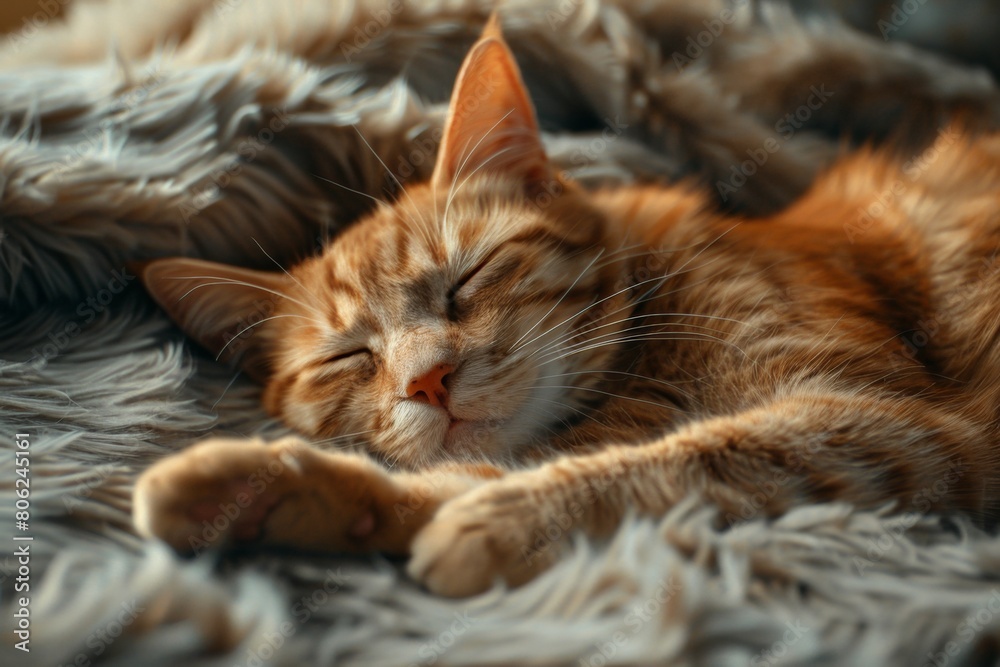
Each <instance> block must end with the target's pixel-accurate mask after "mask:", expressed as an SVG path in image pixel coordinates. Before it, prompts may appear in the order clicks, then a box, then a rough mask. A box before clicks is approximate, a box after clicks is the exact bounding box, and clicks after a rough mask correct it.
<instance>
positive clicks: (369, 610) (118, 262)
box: [0, 0, 1000, 667]
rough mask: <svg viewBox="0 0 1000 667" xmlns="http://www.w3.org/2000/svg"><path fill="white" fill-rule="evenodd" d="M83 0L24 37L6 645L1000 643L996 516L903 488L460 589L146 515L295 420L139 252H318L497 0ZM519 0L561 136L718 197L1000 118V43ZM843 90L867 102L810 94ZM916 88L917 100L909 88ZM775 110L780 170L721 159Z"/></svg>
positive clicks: (12, 197) (2, 411)
mask: <svg viewBox="0 0 1000 667" xmlns="http://www.w3.org/2000/svg"><path fill="white" fill-rule="evenodd" d="M55 2H56V0H52V2H49V3H46V2H41V3H39V8H40V11H39V13H38V14H37V15H36V17H35V20H34V22H33V23H32V24H26V25H25V27H24V29H22V30H21V31H19V32H17V33H14V34H13V35H12V36H11V37H9V38H8V39H7V41H6V42H5V43H4V44H3V45H2V46H0V301H2V304H3V305H2V311H0V317H2V320H0V526H2V528H0V538H3V539H0V580H2V585H0V590H2V599H0V602H2V607H3V608H2V613H0V628H2V630H3V634H2V637H3V640H2V646H0V663H2V664H3V665H40V666H41V665H44V666H46V667H52V666H55V665H78V666H86V665H91V664H98V663H99V664H108V665H123V666H131V665H136V664H144V665H155V664H164V665H174V664H186V665H245V666H248V667H253V666H256V665H263V664H275V665H387V666H398V665H432V664H450V665H485V664H491V665H505V664H539V665H542V664H544V665H549V664H552V665H581V666H594V667H598V666H601V665H610V664H615V665H620V664H629V665H639V664H649V665H752V666H754V667H756V666H758V665H777V664H782V665H804V664H831V665H832V664H843V665H913V666H918V665H925V664H927V665H936V666H942V665H979V664H992V662H993V661H995V660H996V659H997V656H998V654H1000V649H998V646H1000V617H998V616H997V612H1000V584H998V583H997V582H998V581H1000V540H998V539H996V538H993V537H990V536H986V535H983V534H981V533H979V532H977V531H976V530H975V529H973V528H971V527H970V526H968V525H967V524H966V523H964V522H962V521H960V520H952V519H945V518H940V517H934V516H923V515H919V514H913V513H911V514H904V515H899V514H894V513H892V511H891V508H886V509H885V510H883V511H880V512H859V511H854V510H852V509H851V508H849V507H845V506H815V507H804V508H801V509H799V510H797V511H795V512H793V513H791V514H790V515H788V516H786V517H784V518H782V519H780V520H778V521H774V522H770V521H765V520H763V519H760V518H757V517H755V498H756V496H754V497H750V498H747V505H746V512H745V514H746V517H747V518H748V521H747V522H746V523H742V524H739V525H736V526H733V527H729V526H720V525H718V524H717V523H716V522H715V515H714V513H713V512H712V510H711V508H706V507H703V506H702V505H701V504H699V503H698V501H697V499H692V500H691V501H690V502H688V503H685V504H684V505H682V506H680V507H678V508H676V510H675V511H674V512H672V513H671V514H670V516H668V517H666V518H664V519H663V520H661V521H656V522H652V521H648V520H641V519H632V520H629V521H628V522H626V524H625V525H624V526H623V527H622V528H621V530H620V531H619V532H618V534H617V535H616V536H615V537H614V539H613V540H611V541H610V542H609V543H607V544H588V543H586V542H584V541H583V540H580V541H579V542H578V548H577V549H576V551H575V552H574V554H573V555H572V557H571V558H570V559H568V560H567V561H565V562H563V563H562V564H560V565H559V566H558V567H557V568H555V569H554V570H552V571H551V572H549V573H548V574H546V575H545V576H543V577H542V578H541V579H539V580H538V581H536V582H534V583H532V584H531V585H528V586H526V587H524V588H522V589H518V590H515V591H504V590H500V589H497V590H495V591H493V592H491V593H488V594H486V595H484V596H482V597H480V598H476V599H472V600H465V601H445V600H439V599H435V598H433V597H430V596H428V595H426V594H425V593H423V592H421V591H420V590H419V589H417V588H416V587H415V586H414V585H413V584H411V583H410V582H408V581H407V580H406V579H405V577H404V576H403V575H402V574H401V573H400V570H399V569H398V564H396V563H391V562H387V561H384V560H380V559H377V558H372V559H362V560H351V561H345V560H337V559H315V558H304V557H302V556H300V555H295V554H263V555H262V554H243V555H238V556H237V557H233V556H226V557H222V556H221V555H220V554H208V555H205V556H203V557H202V558H200V559H198V560H195V561H184V560H181V559H178V558H177V557H175V556H174V555H172V554H171V553H168V552H167V551H166V550H165V549H164V548H163V547H162V546H158V545H156V544H143V543H141V542H140V541H139V540H137V538H136V537H135V536H134V534H133V533H132V531H131V528H130V490H131V484H132V480H133V479H134V477H135V475H136V474H137V472H138V471H141V470H142V469H144V468H145V467H146V466H147V465H149V464H150V463H151V462H153V461H155V460H157V459H158V458H160V457H162V456H165V455H167V454H169V453H170V452H173V451H176V450H178V449H180V448H182V447H184V446H185V445H187V444H188V443H190V442H192V441H194V440H197V439H199V438H200V437H202V436H204V435H205V434H207V433H209V432H220V431H221V432H227V433H237V434H258V433H263V434H270V435H277V434H281V433H283V432H284V429H283V427H281V426H280V425H277V424H274V423H273V422H271V421H270V420H268V418H267V417H266V416H265V415H264V414H263V413H262V411H261V410H260V408H259V406H258V397H257V389H256V388H255V387H254V386H253V385H252V384H251V383H249V382H248V381H247V380H246V379H244V378H242V377H239V376H235V375H234V373H233V371H231V370H229V369H227V368H224V367H222V366H220V365H218V364H216V363H215V362H214V361H213V360H212V359H210V358H209V357H207V356H205V355H203V354H202V353H201V352H199V351H198V350H196V349H194V348H192V347H191V346H190V345H189V343H187V342H186V341H185V340H184V339H183V337H182V336H181V335H180V334H179V332H178V331H176V330H175V329H174V328H173V327H172V326H171V325H170V324H169V323H168V322H167V321H166V319H165V318H164V317H163V315H162V314H160V313H158V312H157V311H156V310H155V309H154V308H153V307H152V305H151V304H150V302H149V301H148V299H146V298H145V296H144V295H143V293H142V291H141V289H140V288H139V286H138V285H137V284H136V281H135V280H134V278H133V276H132V275H131V273H130V272H129V271H128V269H127V267H126V263H127V262H128V261H130V260H137V259H143V258H150V257H155V256H164V255H176V254H187V255H192V256H200V257H205V258H208V259H214V260H220V261H229V262H234V263H242V264H246V265H260V266H265V265H266V264H267V262H268V261H269V260H267V258H266V256H265V255H264V254H263V252H262V250H261V248H263V249H266V250H267V251H268V252H269V253H270V254H271V255H273V256H274V257H276V258H278V259H279V260H280V261H282V262H291V261H294V260H295V259H296V258H299V257H302V256H305V255H308V254H309V253H311V252H314V251H315V249H316V248H317V247H318V246H319V245H321V244H322V243H323V242H324V241H325V240H326V239H327V238H328V237H329V236H330V235H331V234H333V233H335V232H336V231H337V230H338V229H339V228H341V227H342V226H343V225H344V224H347V223H348V222H350V221H351V220H353V219H355V218H356V217H357V216H358V215H359V214H360V213H362V212H363V211H364V210H365V207H366V206H367V203H368V200H367V198H366V197H364V196H360V195H357V194H354V193H352V192H351V190H357V191H359V192H362V193H366V194H371V195H374V196H378V197H391V196H393V195H394V194H395V193H394V192H393V191H392V187H391V184H392V183H393V179H392V178H390V177H389V176H388V175H387V173H386V171H385V168H384V167H383V166H382V164H381V162H380V160H379V159H378V158H376V154H377V155H378V156H380V157H381V158H382V160H383V161H384V162H385V163H386V164H387V165H388V168H390V169H391V170H392V171H393V172H394V173H395V175H396V177H398V178H399V180H400V181H402V182H403V183H404V184H405V183H407V182H412V181H414V180H415V179H419V178H420V177H421V176H422V175H426V174H427V173H428V168H429V166H430V164H431V162H432V158H433V155H434V152H435V150H436V138H437V136H438V135H437V134H436V132H437V131H439V128H440V125H441V120H442V113H443V106H442V105H443V103H444V101H445V100H446V98H447V95H448V93H449V91H450V87H451V83H452V81H453V78H454V74H455V72H456V71H457V67H458V64H459V63H460V61H461V59H462V57H463V55H464V53H465V50H466V48H467V47H468V45H469V44H470V43H471V41H472V40H473V39H474V37H475V35H476V33H477V32H478V31H479V28H480V26H481V25H482V23H483V21H484V19H485V17H486V15H487V13H488V12H489V11H490V9H491V6H490V3H487V2H485V1H483V2H477V1H476V0H454V1H451V2H443V1H442V2H434V1H428V2H419V3H416V2H414V3H409V2H407V3H403V2H398V1H397V0H391V1H389V2H374V1H372V2H367V1H364V2H363V1H357V2H352V1H350V0H294V1H289V2H282V3H278V2H272V1H271V0H218V1H217V2H214V3H213V2H209V1H208V0H170V1H167V0H158V1H156V2H145V3H138V2H134V3H133V2H126V1H125V0H119V1H110V2H106V3H98V2H92V3H85V2H81V3H80V4H78V5H74V6H72V7H71V11H70V16H69V19H68V21H67V22H66V23H65V24H62V23H56V22H52V24H51V25H44V24H46V23H48V21H47V20H46V16H48V14H47V13H46V6H47V5H49V4H53V3H55ZM731 5H733V6H735V11H733V12H732V13H730V11H729V8H730V6H731ZM921 5H922V3H914V6H916V7H917V8H918V10H919V6H921ZM53 6H54V4H53ZM503 16H504V23H505V27H506V30H507V34H508V36H509V38H510V41H511V42H512V44H513V47H514V49H515V51H516V53H517V55H518V58H519V59H520V60H521V62H522V66H523V67H524V69H525V72H526V78H527V80H528V83H529V86H530V87H531V89H532V93H533V96H534V98H535V100H536V102H537V104H538V107H539V113H540V118H541V122H542V125H543V127H544V128H545V130H546V131H547V132H548V134H547V137H546V138H547V147H548V149H549V151H550V153H551V154H552V155H553V156H554V158H555V159H556V160H557V161H558V163H559V164H560V165H561V166H562V167H563V168H565V169H566V170H567V171H569V172H570V173H571V174H572V175H573V176H575V177H577V178H578V179H580V180H582V181H584V182H586V183H594V182H608V181H612V182H613V181H616V180H618V181H620V180H628V179H634V178H640V179H659V180H675V179H678V178H682V177H685V178H689V179H692V180H693V181H697V182H701V183H703V184H704V186H705V187H707V188H711V189H712V190H713V191H714V192H716V193H717V195H718V199H719V202H718V203H719V205H720V206H723V207H728V208H732V209H736V210H742V211H746V212H750V213H753V212H761V211H766V210H770V209H773V208H775V207H778V206H781V205H783V204H784V203H787V202H788V201H790V200H791V199H792V198H794V197H795V196H796V195H797V194H799V193H801V191H802V190H803V189H804V188H805V187H807V186H808V184H809V182H810V181H811V179H812V177H813V175H814V174H815V173H816V171H817V170H818V169H820V168H822V166H823V164H825V163H826V161H828V160H829V159H831V157H832V156H833V154H834V153H835V149H836V142H837V141H838V140H839V138H840V133H841V132H846V133H847V134H848V135H850V136H855V137H859V138H861V137H865V138H867V137H871V138H873V139H874V140H878V139H880V138H884V137H885V136H886V135H887V134H888V133H889V132H890V130H893V129H894V128H895V129H896V130H897V131H900V132H902V134H903V135H904V137H905V138H906V142H904V144H903V146H904V147H905V146H911V148H909V149H908V150H914V151H919V148H912V146H919V145H921V144H922V142H924V141H926V139H927V137H928V136H932V135H933V133H934V131H935V130H936V126H935V125H934V122H933V120H934V119H937V118H939V117H940V115H941V114H940V112H941V111H942V110H950V109H959V110H964V111H971V112H972V114H971V116H970V117H971V118H973V119H985V120H984V121H983V122H985V123H988V124H989V123H994V122H996V120H997V119H1000V103H998V99H1000V97H998V93H997V91H996V88H995V86H994V85H993V83H992V81H991V80H990V79H989V77H988V76H986V75H984V74H981V73H977V72H973V71H970V70H967V69H962V68H959V67H957V66H952V65H949V64H947V63H945V62H944V61H941V60H938V59H937V58H934V57H930V56H927V55H924V54H921V53H919V52H917V51H915V50H913V49H911V48H909V47H907V46H903V45H894V46H890V45H886V44H884V43H883V42H881V41H880V40H877V39H868V38H862V37H860V36H859V35H857V34H855V33H854V32H851V31H849V30H847V29H846V28H843V27H840V26H839V25H835V24H831V23H829V22H817V23H802V22H800V21H798V20H796V19H794V18H792V16H791V14H790V13H788V12H786V11H784V10H783V9H781V8H775V7H770V6H764V7H751V6H750V4H749V3H748V2H746V1H740V0H737V1H736V2H733V3H727V2H721V1H716V0H711V1H708V2H700V3H696V2H693V1H692V2H663V3H652V2H650V3H640V2H626V1H625V0H622V1H621V2H611V1H608V2H597V1H594V0H532V1H530V2H529V1H527V0H525V1H523V2H522V1H512V2H509V3H506V4H505V5H504V11H503ZM830 63H837V66H836V67H832V66H830V67H828V66H827V65H829V64H830ZM779 64H780V67H778V66H777V65H779ZM783 82H784V83H785V84H788V85H783ZM788 82H792V83H788ZM859 82H861V83H860V84H859ZM824 86H825V88H824ZM901 87H904V88H901ZM900 89H905V90H906V91H907V97H906V98H905V99H903V98H901V97H898V96H897V97H893V96H888V98H887V96H886V95H884V94H880V93H884V91H885V90H900ZM816 91H822V92H823V93H824V94H827V95H829V97H831V98H833V99H836V100H838V101H837V102H836V103H831V104H826V105H820V107H819V108H818V109H817V108H813V107H810V106H808V101H809V100H810V99H811V96H814V95H816V94H817V92H816ZM848 95H850V96H851V103H850V104H847V103H846V102H841V100H844V99H845V98H846V97H847V96H848ZM837 96H840V97H837ZM812 99H815V98H812ZM875 99H877V100H878V102H877V103H876V102H874V101H872V100H875ZM894 105H895V106H894ZM904 105H905V106H906V108H911V109H912V108H916V109H918V110H920V111H922V112H924V113H923V119H924V120H923V122H921V123H915V124H912V125H907V124H906V123H905V122H903V121H901V120H900V118H899V117H898V116H896V115H894V113H895V111H899V110H900V109H901V108H902V107H903V106H904ZM897 107H898V108H897ZM803 109H805V112H803V111H802V110H803ZM796 113H798V114H799V115H800V116H799V121H800V122H799V125H798V126H795V127H794V129H793V130H792V131H791V132H784V131H782V130H781V129H779V126H780V123H781V122H782V119H784V118H787V117H788V114H796ZM803 116H805V117H803ZM776 133H778V134H779V136H780V137H781V143H780V150H777V151H775V152H768V154H767V160H766V164H764V165H759V173H755V174H753V175H746V174H744V176H745V178H744V179H743V182H742V183H741V184H739V185H738V186H735V187H734V188H733V191H729V190H727V189H725V188H720V187H718V184H719V183H720V182H723V183H733V181H732V179H733V178H734V177H735V175H736V173H737V171H739V170H740V169H741V167H740V165H742V164H744V163H745V162H746V160H747V159H748V155H749V156H751V157H752V152H753V151H755V150H756V149H758V148H760V147H761V146H764V145H765V142H766V141H767V140H768V139H769V138H773V137H774V136H775V134H776ZM904 150H907V149H906V148H904ZM734 170H735V171H734ZM755 171H757V170H755ZM258 244H259V245H258ZM15 452H28V455H27V456H24V455H20V456H15ZM24 461H29V462H30V465H29V466H27V471H26V472H25V471H24V469H25V467H26V466H25V465H24V464H23V462H24ZM25 477H28V478H30V498H23V497H22V496H24V495H26V494H25V493H24V492H23V490H21V489H23V487H24V486H26V485H25V484H24V483H21V484H20V485H18V484H17V480H19V479H24V478H25ZM942 483H947V480H942ZM19 490H21V492H20V495H19ZM933 492H934V490H933V489H929V490H928V493H933ZM761 493H762V494H766V493H768V489H767V484H766V483H762V486H761ZM19 500H21V501H27V502H22V507H27V509H26V510H19V509H18V507H17V502H18V501H19ZM18 511H24V512H26V514H22V515H18V514H16V513H17V512H18ZM18 521H24V522H25V523H24V524H20V525H19V524H18V523H16V522H18ZM25 537H30V538H32V539H31V540H30V541H29V540H15V539H11V538H25ZM21 649H30V653H29V652H25V651H23V650H21Z"/></svg>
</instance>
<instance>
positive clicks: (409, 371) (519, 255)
mask: <svg viewBox="0 0 1000 667" xmlns="http://www.w3.org/2000/svg"><path fill="white" fill-rule="evenodd" d="M605 232H606V227H605V224H604V220H603V219H602V217H601V216H600V215H599V214H598V213H597V212H596V211H595V210H594V209H592V208H591V207H590V206H588V204H587V201H586V199H585V197H584V196H583V195H582V194H581V193H579V192H578V191H576V190H575V188H573V187H572V186H571V185H569V184H566V183H563V182H562V181H561V180H560V179H559V178H558V177H557V176H555V174H554V173H553V171H552V169H551V168H550V166H549V164H548V162H547V160H546V158H545V153H544V150H543V149H542V146H541V140H540V137H539V134H538V130H537V126H536V124H535V119H534V110H533V109H532V107H531V103H530V101H528V97H527V94H526V92H525V91H524V89H523V84H522V83H521V79H520V75H519V73H518V71H517V67H516V64H515V63H514V61H513V58H512V56H511V55H510V52H509V51H508V50H507V48H506V45H505V44H504V43H503V41H502V38H501V37H500V35H499V32H498V30H497V29H496V27H495V26H493V27H492V28H490V29H488V30H487V33H486V34H484V37H483V39H482V40H480V42H479V43H477V45H476V46H475V47H474V48H473V50H472V52H471V53H470V55H469V57H468V59H467V60H466V64H465V66H464V67H463V69H462V72H461V73H460V74H459V79H458V82H457V85H456V90H455V93H454V97H453V99H452V105H451V112H450V114H449V118H448V122H447V125H446V128H445V133H444V140H443V142H442V145H441V147H440V151H439V155H438V161H437V164H436V167H435V171H434V176H433V178H432V180H431V182H430V183H427V184H423V185H420V186H414V187H412V188H410V189H408V190H407V191H405V192H403V193H402V194H401V196H400V197H399V199H398V200H397V201H396V202H395V203H393V204H391V205H390V204H385V205H382V206H380V207H379V208H378V209H377V210H376V211H375V212H374V213H372V214H371V215H370V216H369V217H367V218H366V219H364V220H362V221H360V222H358V223H357V224H355V225H354V226H352V227H350V228H349V229H348V230H347V231H345V232H344V233H343V234H342V235H341V236H339V237H338V238H337V239H336V240H335V241H334V242H333V243H332V244H331V246H330V247H329V248H328V249H327V250H326V252H324V253H323V255H322V256H320V257H317V258H314V259H312V260H309V261H307V262H305V263H303V264H301V265H299V266H297V267H294V268H293V269H292V270H291V272H290V274H288V275H285V274H280V273H274V274H264V273H262V272H253V271H248V270H245V269H236V268H233V267H223V266H220V265H211V266H206V265H205V264H206V263H197V262H194V261H193V260H163V261H160V262H154V263H153V264H152V265H151V267H150V268H149V270H147V271H145V272H144V282H145V283H146V284H147V287H148V288H149V289H150V291H151V293H153V295H154V296H155V297H156V298H157V300H158V301H159V302H160V303H161V304H162V305H163V306H164V308H166V309H167V310H168V311H169V312H170V313H171V314H172V316H173V317H174V319H175V320H176V321H177V322H178V323H179V324H180V325H181V326H182V327H183V328H185V330H186V331H187V332H188V333H189V335H192V336H193V337H194V338H195V339H197V340H198V341H200V342H201V343H202V344H203V345H205V346H206V347H208V348H209V349H213V350H216V351H218V350H220V349H223V348H225V350H224V351H226V352H227V353H229V352H238V354H240V355H241V357H242V363H243V365H244V368H245V369H247V370H248V371H249V372H251V373H252V374H254V375H256V376H257V377H258V378H259V379H261V380H262V381H263V382H264V383H265V385H266V390H265V404H266V405H267V406H268V408H269V409H270V410H271V411H272V412H273V413H275V414H277V415H279V416H281V417H282V418H283V419H284V420H285V421H286V422H287V423H288V424H290V425H292V426H293V427H295V428H296V429H298V430H300V431H302V432H305V433H308V434H310V435H313V436H316V437H319V438H335V437H341V436H343V437H344V438H345V440H344V442H345V443H346V442H348V441H350V440H353V441H360V442H362V443H364V444H365V445H366V446H367V448H368V449H369V450H370V451H371V452H373V453H375V454H377V455H380V456H382V457H384V458H386V459H387V460H390V461H398V462H401V463H403V464H405V465H410V466H417V465H421V464H425V463H429V462H432V461H436V460H441V459H456V458H459V459H461V458H478V457H483V456H485V457H489V458H492V459H497V458H502V457H504V456H505V455H507V454H508V453H510V452H511V450H512V449H513V448H515V447H516V446H518V445H526V444H530V443H531V442H532V441H534V440H538V439H542V438H545V437H546V436H547V435H549V434H550V433H552V432H554V431H557V430H559V429H560V428H561V427H562V425H563V424H564V423H565V422H568V421H571V420H575V419H577V418H578V417H579V416H580V415H582V414H583V408H584V407H585V405H586V403H587V400H588V399H591V400H592V399H593V398H594V397H595V394H596V393H597V392H594V391H588V389H590V388H592V385H593V384H594V383H595V382H596V380H597V378H598V375H597V373H598V372H599V371H601V370H604V369H607V368H608V366H609V365H610V363H611V357H612V355H613V354H614V353H615V350H616V347H615V345H614V344H610V343H613V341H614V339H615V338H616V336H615V334H616V333H617V332H618V331H620V330H621V329H622V328H624V322H625V321H626V319H627V316H628V314H627V313H626V312H624V311H625V310H626V306H625V303H624V302H625V298H626V297H625V296H624V295H623V293H622V292H623V291H624V290H622V284H621V283H620V281H617V280H616V278H617V276H618V275H620V274H618V273H617V271H618V270H619V269H620V267H619V266H618V265H617V264H616V262H614V261H613V260H612V259H611V258H610V257H609V255H608V253H606V252H605V247H606V245H607V243H606V239H605ZM195 264H197V266H196V265H195ZM198 276H201V282H202V283H205V276H213V277H216V278H218V279H219V280H217V281H213V282H211V283H209V284H207V285H204V289H202V286H203V285H199V284H197V277H198ZM220 283H225V284H222V285H220ZM264 290H266V292H264V293H265V294H269V295H271V296H272V297H275V298H274V299H273V300H274V303H275V310H274V313H273V319H271V320H269V321H267V322H266V323H263V324H262V325H261V326H259V327H258V328H255V329H254V331H253V333H254V335H253V336H252V337H250V338H243V339H240V340H239V341H238V345H236V346H230V341H232V340H233V334H234V333H237V331H234V330H233V325H232V323H233V322H237V321H241V320H240V316H241V315H243V316H244V317H245V313H246V311H247V310H248V309H250V308H252V305H251V304H253V303H254V299H259V298H260V296H261V294H262V291H264ZM595 304H597V306H598V307H599V309H600V310H599V312H600V313H601V314H602V315H601V317H599V318H595V317H594V313H595V312H597V311H595V309H594V308H593V306H594V305H595ZM227 346H228V347H227ZM237 348H238V349H237Z"/></svg>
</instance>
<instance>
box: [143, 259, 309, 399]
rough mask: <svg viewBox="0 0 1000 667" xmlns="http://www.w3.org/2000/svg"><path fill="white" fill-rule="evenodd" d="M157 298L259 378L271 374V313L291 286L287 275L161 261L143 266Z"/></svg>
mask: <svg viewBox="0 0 1000 667" xmlns="http://www.w3.org/2000/svg"><path fill="white" fill-rule="evenodd" d="M137 275H138V276H139V279H140V280H141V281H142V283H143V284H144V285H145V287H146V290H147V291H148V292H149V293H150V295H151V296H152V297H153V299H154V300H155V301H156V302H157V303H158V304H159V305H160V307H161V308H163V310H165V311H166V312H167V314H168V315H169V316H170V318H171V319H172V320H173V321H174V322H176V323H177V325H178V326H179V327H180V328H181V330H182V331H184V333H186V334H187V335H188V336H190V337H191V338H193V339H194V340H195V341H197V342H198V343H199V344H200V345H201V346H202V347H204V348H205V349H206V350H208V351H209V352H211V353H212V354H213V355H215V356H216V357H218V359H219V360H220V361H226V362H235V363H237V364H239V366H240V368H241V369H242V370H243V371H245V372H246V373H247V374H248V375H250V376H251V377H252V378H254V379H255V380H257V381H258V382H262V383H263V382H266V381H267V379H268V378H269V377H270V355H271V351H272V345H273V342H274V334H273V325H271V324H270V323H269V322H267V321H266V320H267V319H268V318H269V317H271V316H272V315H273V314H274V312H275V310H276V309H277V306H278V303H279V302H280V301H281V299H282V298H284V297H282V296H281V295H282V294H285V293H286V291H287V290H288V289H289V287H290V283H291V278H289V277H288V276H287V275H285V274H284V273H272V272H266V271H254V270H252V269H243V268H239V267H235V266H228V265H226V264H217V263H215V262H206V261H203V260H197V259H187V258H172V259H159V260H154V261H152V262H149V263H147V264H144V265H142V266H140V267H139V268H138V274H137Z"/></svg>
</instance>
